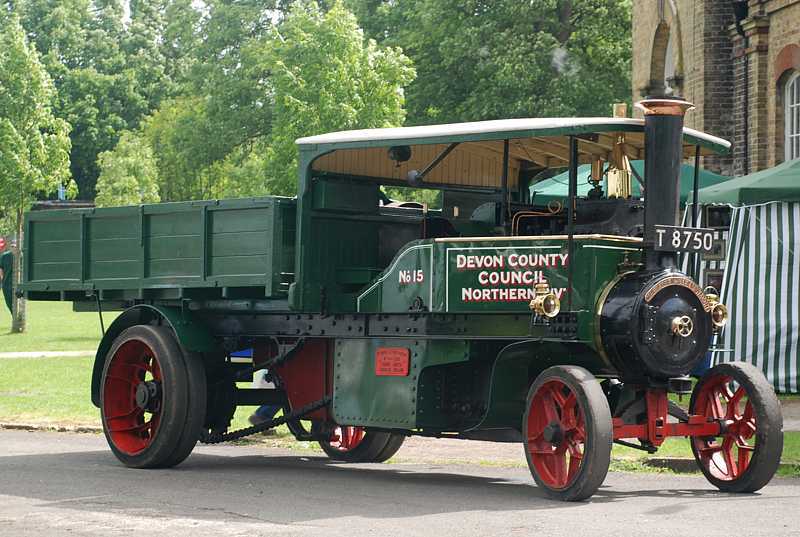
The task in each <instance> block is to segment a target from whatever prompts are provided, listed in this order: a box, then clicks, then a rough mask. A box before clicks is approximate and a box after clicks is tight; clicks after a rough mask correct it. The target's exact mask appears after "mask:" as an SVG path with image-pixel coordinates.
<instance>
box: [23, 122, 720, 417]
mask: <svg viewBox="0 0 800 537" xmlns="http://www.w3.org/2000/svg"><path fill="white" fill-rule="evenodd" d="M606 127H607V128H606ZM620 131H627V132H634V131H635V132H641V131H642V127H641V125H635V124H630V125H624V126H621V125H620V124H610V125H607V126H604V125H599V126H598V125H596V124H595V125H591V126H580V125H574V124H573V125H572V126H570V127H564V128H550V129H543V130H536V131H532V130H526V131H519V132H516V131H515V132H481V133H478V134H475V133H473V134H463V135H451V136H438V137H417V138H413V139H392V140H388V139H379V138H375V139H373V140H368V141H365V142H357V143H356V142H352V143H341V144H327V145H301V146H300V160H299V188H298V197H297V199H286V198H274V197H270V198H257V199H244V200H225V201H203V202H186V203H167V204H159V205H145V206H141V207H121V208H109V209H96V210H94V209H83V210H81V209H78V210H61V211H46V212H32V213H29V214H28V215H26V222H25V226H26V229H25V231H26V241H25V248H26V249H25V251H24V267H23V277H24V285H23V290H24V291H25V292H26V293H27V295H28V297H29V298H31V299H42V300H73V301H78V302H84V303H86V302H88V301H93V300H95V297H96V298H97V299H98V300H99V302H100V303H101V304H102V303H104V302H105V303H109V304H110V303H122V302H126V303H136V304H138V305H137V306H135V307H134V308H131V309H129V310H127V311H125V312H123V313H122V314H121V315H120V316H119V317H118V318H117V320H116V321H115V322H114V323H113V324H112V325H111V326H110V327H109V330H108V332H107V334H106V335H105V337H104V339H103V341H102V342H101V344H100V348H99V349H98V353H97V357H96V361H95V367H94V371H93V379H92V399H93V401H94V402H95V404H97V403H99V391H98V388H99V382H100V375H101V373H102V368H103V365H104V360H105V356H106V354H107V352H108V351H109V349H110V347H111V345H112V341H113V340H114V338H115V337H117V336H118V335H119V334H120V333H122V331H124V330H125V329H126V328H128V327H130V326H133V325H136V324H140V323H145V322H152V321H154V320H156V319H159V320H161V321H163V322H164V323H166V324H168V325H170V326H171V327H172V328H173V329H174V330H175V332H176V334H177V337H178V339H179V340H180V342H181V344H182V345H183V346H184V348H186V349H187V350H188V351H190V352H212V351H215V350H216V342H215V339H214V337H213V336H214V334H212V333H210V332H209V331H208V330H206V328H205V326H204V325H203V324H201V323H198V322H197V320H196V319H194V318H192V317H191V316H190V315H189V314H188V313H187V312H188V311H195V315H196V316H197V318H199V319H203V320H204V321H208V326H209V327H210V326H213V322H212V321H220V320H221V319H224V321H225V322H228V321H232V322H230V323H228V325H227V326H237V325H236V324H235V322H236V319H235V318H234V316H233V315H231V314H230V311H229V309H232V308H233V306H236V309H237V311H238V313H237V314H238V315H242V316H244V315H247V316H248V321H253V323H254V324H255V323H257V322H259V321H260V320H262V319H264V318H267V317H269V315H272V314H275V313H276V312H281V314H280V317H284V314H285V313H286V311H287V310H292V311H293V312H295V313H297V315H296V318H297V319H300V317H301V315H300V313H301V312H302V313H303V314H312V313H322V314H324V316H320V317H322V318H324V319H325V320H326V321H328V320H330V319H332V318H333V319H334V320H335V319H336V318H335V317H334V316H333V314H341V313H348V314H352V313H358V314H359V315H355V316H353V317H355V318H356V319H357V320H358V321H359V322H362V323H363V325H362V326H363V327H365V328H363V329H365V330H369V329H371V327H372V326H374V325H379V324H378V321H380V316H381V315H382V314H406V315H408V314H409V313H411V315H412V316H418V317H423V318H424V319H425V320H428V321H430V325H431V326H433V325H435V327H436V329H437V331H436V332H435V334H436V335H433V336H429V337H422V336H420V337H418V338H416V339H412V338H408V336H411V335H414V333H415V332H414V331H415V330H416V328H414V326H416V325H414V326H412V325H411V323H410V321H409V324H408V325H405V324H404V323H406V321H405V320H404V319H408V317H405V318H403V317H400V315H387V316H385V317H387V318H391V319H392V321H391V322H396V323H397V324H396V325H395V326H393V327H392V329H391V330H390V327H389V326H385V327H384V328H383V332H382V333H383V334H386V335H387V336H388V335H389V333H392V330H393V334H392V335H394V336H396V337H385V338H384V339H365V338H363V337H361V338H358V337H345V338H341V339H337V340H336V346H335V356H334V379H333V390H334V400H333V414H334V417H335V419H336V421H337V422H339V423H342V424H353V425H365V426H371V427H381V428H398V429H414V428H417V427H420V428H424V429H431V430H438V431H453V430H460V431H464V430H470V429H476V428H479V429H491V428H504V427H512V428H519V427H520V425H521V423H520V419H521V415H522V411H523V409H524V401H525V395H526V392H527V389H528V387H529V386H530V383H531V382H532V380H533V378H535V376H536V375H537V374H538V373H539V372H540V371H542V370H543V369H544V368H546V367H548V366H550V365H553V364H565V363H568V364H578V365H583V366H584V367H587V368H588V369H589V370H590V371H592V372H594V373H595V374H613V373H614V371H613V368H611V367H610V365H609V364H608V363H606V361H605V359H604V358H603V356H602V355H603V353H602V352H600V350H599V349H596V348H595V345H596V343H595V336H596V333H595V332H596V326H595V322H596V311H597V302H598V299H599V297H600V296H601V294H602V292H603V291H604V289H605V288H607V286H608V285H609V284H610V282H612V281H613V280H614V279H615V278H616V277H617V276H618V274H619V273H620V271H621V270H624V269H625V267H627V266H629V265H628V264H629V263H635V262H637V261H638V260H639V259H640V257H641V256H640V253H641V252H640V243H638V242H635V241H626V240H622V241H620V240H613V239H609V238H606V237H599V236H589V237H579V238H577V239H575V241H574V243H573V246H574V249H573V250H572V253H571V255H570V257H571V258H569V257H568V255H569V254H570V250H569V249H570V243H569V242H568V241H567V240H566V238H565V237H503V236H492V237H471V238H470V237H462V238H453V239H443V240H442V239H435V240H434V239H420V237H423V236H425V234H424V232H425V229H426V228H425V227H424V226H423V223H424V218H423V216H422V213H421V212H420V213H419V214H416V213H413V212H407V213H405V214H401V213H399V212H396V211H395V212H392V211H387V210H384V209H381V208H380V207H379V197H380V191H379V184H381V182H382V181H383V180H384V179H386V180H388V181H389V183H387V184H395V185H397V184H398V183H400V181H398V180H397V179H396V178H383V179H381V178H356V177H339V176H334V175H325V174H320V173H315V172H314V171H313V170H312V164H313V162H314V160H315V159H317V158H319V157H320V156H321V155H324V154H326V153H329V152H331V151H335V150H338V149H346V148H355V147H387V146H390V145H404V144H408V145H412V144H449V143H455V142H466V141H480V140H503V139H508V138H525V137H531V136H545V137H546V136H571V135H580V134H586V133H592V132H620ZM686 141H687V142H688V143H691V144H700V145H704V146H707V147H708V145H709V142H708V141H707V140H700V139H696V138H694V137H692V136H686ZM712 145H713V144H712ZM711 149H714V150H717V151H721V150H722V149H724V148H721V147H717V146H716V145H715V146H714V147H711ZM391 181H394V182H391ZM479 194H481V195H487V196H489V197H490V199H491V200H494V201H496V198H497V193H496V192H495V193H494V194H492V193H487V192H486V191H485V190H481V191H480V192H479ZM493 195H494V197H491V196H493ZM489 212H492V211H491V210H490V211H489ZM442 215H443V213H441V214H439V215H438V216H439V217H441V216H442ZM462 224H463V225H462ZM462 224H459V225H460V226H461V227H458V228H457V229H459V231H460V232H461V233H462V234H465V233H467V230H470V231H472V232H475V233H480V234H499V233H502V232H503V231H502V230H499V229H497V228H496V227H495V225H494V223H493V222H491V221H486V222H482V223H479V222H472V221H466V220H465V223H462ZM487 259H488V260H490V261H492V263H493V266H492V267H484V266H482V264H483V261H484V260H487ZM521 259H524V260H525V262H523V263H520V262H519V260H521ZM570 275H571V285H570V282H569V278H570ZM495 278H496V279H495ZM543 278H545V279H547V281H548V283H549V285H550V286H551V287H553V288H555V289H556V290H557V292H558V293H560V294H561V299H562V311H565V312H569V313H570V315H574V318H575V319H576V322H577V332H576V333H575V334H574V335H569V336H566V335H563V333H555V332H552V331H550V332H548V329H547V327H546V326H545V325H544V324H542V323H539V324H535V325H534V324H532V322H531V321H532V318H531V313H530V310H529V306H528V303H529V302H530V299H531V290H532V287H533V285H534V284H535V283H536V282H537V281H540V280H541V279H543ZM212 304H217V306H213V305H212ZM226 308H229V309H226ZM251 315H252V317H250V316H251ZM260 316H263V317H260ZM312 317H313V316H312V315H309V316H308V318H309V329H308V330H309V332H312V328H311V327H310V324H311V322H312V321H311V319H312ZM285 318H286V320H287V322H288V320H289V318H290V316H289V315H285ZM563 318H564V317H562V319H563ZM571 318H572V317H568V319H571ZM269 321H270V322H272V321H275V319H274V318H272V319H269ZM373 321H374V322H373ZM386 322H389V321H386ZM459 323H461V324H459ZM467 323H469V324H467ZM220 324H221V323H220ZM265 324H267V325H268V323H265ZM279 324H280V323H278V322H277V321H276V322H275V325H268V326H278V325H279ZM334 324H335V322H334ZM451 326H461V327H462V328H460V331H459V332H456V331H451V332H448V330H450V327H451ZM464 326H469V328H463V327H464ZM269 330H273V329H272V328H270V329H269ZM313 330H318V328H313ZM360 330H361V328H360ZM259 333H262V332H259ZM313 333H314V337H331V335H330V334H329V335H325V334H324V332H323V333H320V332H313ZM338 333H339V334H341V332H338ZM278 334H282V335H286V332H278ZM297 334H301V329H297ZM354 334H355V332H354ZM361 334H363V332H359V335H361ZM230 335H231V334H227V336H230ZM233 335H234V336H236V335H239V334H235V333H234V334H233ZM241 335H247V336H250V334H241ZM266 335H271V332H266ZM298 337H302V335H298ZM231 339H235V338H231ZM382 346H383V347H405V348H408V349H409V350H410V353H411V355H410V356H411V363H410V370H409V374H408V375H407V376H376V374H375V356H376V351H377V349H378V348H379V347H382ZM462 398H463V399H462ZM463 408H467V410H465V411H463V412H461V409H463Z"/></svg>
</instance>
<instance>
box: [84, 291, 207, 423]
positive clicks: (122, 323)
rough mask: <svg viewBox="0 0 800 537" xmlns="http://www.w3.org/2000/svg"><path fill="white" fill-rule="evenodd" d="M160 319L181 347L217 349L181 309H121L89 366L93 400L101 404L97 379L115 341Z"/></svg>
mask: <svg viewBox="0 0 800 537" xmlns="http://www.w3.org/2000/svg"><path fill="white" fill-rule="evenodd" d="M157 320H160V321H162V322H163V323H164V324H166V325H167V326H169V327H170V328H172V330H173V332H175V335H176V337H177V338H178V341H179V342H180V344H181V346H182V347H183V348H184V349H186V350H188V351H192V352H212V351H214V350H215V349H216V343H215V342H214V339H213V338H212V337H211V336H210V335H209V332H208V330H206V329H205V327H204V326H202V325H201V324H199V323H198V322H196V321H195V320H193V319H192V318H191V316H190V315H189V314H188V313H187V312H184V311H182V310H181V309H180V308H170V307H164V306H153V305H150V304H140V305H138V306H133V307H132V308H129V309H127V310H125V311H123V312H122V313H121V314H120V315H119V316H118V317H117V318H116V319H115V320H114V322H113V323H111V325H110V326H109V327H108V330H106V333H105V335H104V336H103V339H102V340H100V345H99V346H98V347H97V354H96V355H95V358H94V368H93V369H92V403H93V404H94V406H96V407H98V408H99V407H100V381H101V377H102V375H103V367H104V366H105V362H106V355H107V354H108V351H109V350H111V346H112V345H113V343H114V340H115V339H117V336H119V335H120V334H121V333H122V332H124V331H125V330H126V329H128V328H130V327H132V326H136V325H139V324H149V323H151V322H153V321H157Z"/></svg>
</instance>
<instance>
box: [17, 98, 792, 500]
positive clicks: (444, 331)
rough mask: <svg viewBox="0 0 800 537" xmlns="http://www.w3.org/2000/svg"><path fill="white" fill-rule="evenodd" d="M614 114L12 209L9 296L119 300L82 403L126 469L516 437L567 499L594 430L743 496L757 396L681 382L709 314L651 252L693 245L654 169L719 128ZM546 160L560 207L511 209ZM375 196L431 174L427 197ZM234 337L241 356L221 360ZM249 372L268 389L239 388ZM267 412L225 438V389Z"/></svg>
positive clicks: (329, 140)
mask: <svg viewBox="0 0 800 537" xmlns="http://www.w3.org/2000/svg"><path fill="white" fill-rule="evenodd" d="M639 105H640V106H641V107H642V108H643V109H644V112H645V118H644V119H643V120H640V119H627V118H624V117H615V118H582V119H581V118H578V119H575V118H572V119H513V120H502V121H487V122H479V123H463V124H453V125H439V126H425V127H409V128H391V129H375V130H361V131H349V132H338V133H333V134H325V135H320V136H313V137H310V138H303V139H301V140H298V142H297V143H298V147H299V185H298V192H297V197H296V198H282V197H266V198H257V199H238V200H221V201H201V202H186V203H164V204H159V205H144V206H139V207H120V208H107V209H76V210H61V211H49V212H34V213H30V214H28V215H27V219H26V222H25V226H26V228H25V231H26V233H27V240H26V249H25V251H24V260H23V261H24V285H23V288H22V289H23V291H24V293H25V295H26V296H27V297H28V299H30V300H68V301H72V302H73V304H74V309H75V310H78V311H88V310H92V311H100V312H101V319H102V312H105V311H111V310H121V312H122V313H121V314H119V316H118V317H117V318H116V319H115V320H114V322H113V323H111V324H110V326H108V327H107V329H105V330H104V337H103V339H102V341H101V343H100V346H99V348H98V350H97V355H96V358H95V361H94V369H93V373H92V383H91V399H92V402H93V403H94V404H95V405H96V406H97V407H99V409H100V412H101V415H102V423H103V428H104V431H105V435H106V438H107V440H108V444H109V446H110V447H111V450H112V451H113V453H114V454H115V455H116V457H117V458H118V459H119V460H120V461H122V463H124V464H125V465H127V466H130V467H134V468H156V467H159V468H161V467H171V466H174V465H176V464H178V463H180V462H181V461H183V460H184V459H185V458H186V457H187V456H188V455H189V454H190V452H191V451H192V449H193V448H194V446H195V445H196V444H197V442H198V441H200V442H206V443H216V442H223V441H226V440H231V439H236V438H240V437H242V436H246V435H248V434H253V433H257V432H260V431H263V430H266V429H267V428H269V427H274V426H277V425H279V424H283V423H286V424H287V425H288V427H289V429H290V430H291V431H292V433H293V434H294V435H295V436H296V437H297V438H298V439H304V440H314V441H318V442H319V443H320V445H321V446H322V448H323V449H324V450H325V452H326V453H327V454H328V455H329V456H330V457H332V458H334V459H338V460H341V461H349V462H381V461H385V460H387V459H388V458H390V457H391V456H392V455H393V454H394V453H395V452H397V450H398V449H399V448H400V446H401V444H402V443H403V440H404V439H405V438H406V437H407V436H410V435H422V436H431V437H440V438H460V439H479V440H490V441H497V442H519V443H520V444H521V445H522V446H523V448H524V450H523V451H524V453H525V456H526V458H527V461H528V464H529V467H530V471H531V474H532V475H533V478H534V480H535V481H536V483H537V484H538V485H539V487H541V488H542V489H543V490H544V491H545V492H546V493H547V494H548V495H549V496H551V497H553V498H557V499H562V500H580V499H584V498H587V497H589V496H591V495H592V494H593V493H594V492H595V491H596V490H597V489H598V487H599V486H600V485H601V483H602V482H603V480H604V479H605V476H606V473H607V470H608V466H609V460H610V455H611V447H612V444H613V443H614V442H616V443H620V444H624V445H627V446H632V447H637V448H639V449H642V450H645V451H648V452H654V451H656V450H657V449H658V447H659V446H660V445H661V444H662V443H663V442H664V440H665V439H666V438H668V437H670V436H684V437H688V438H689V439H690V442H691V446H692V450H693V452H694V455H695V458H696V460H697V464H698V466H699V467H700V469H701V470H702V472H703V473H704V474H705V476H706V477H707V478H708V480H709V481H710V482H711V483H713V484H714V485H716V486H717V487H718V488H720V489H722V490H724V491H735V492H749V491H755V490H758V489H760V488H761V487H763V486H764V485H766V484H767V483H768V482H769V480H770V479H771V478H772V476H773V474H774V472H775V470H776V468H777V466H778V462H779V459H780V455H781V451H782V445H783V433H782V418H781V414H780V407H779V405H778V402H777V399H776V397H775V394H774V392H773V391H772V388H771V387H770V386H769V384H767V382H766V381H765V379H764V377H763V376H762V374H761V372H760V371H758V370H756V369H754V368H753V367H751V366H749V365H746V364H744V363H725V364H721V365H718V366H715V367H713V368H712V369H711V370H709V371H708V372H707V373H706V374H704V375H703V376H702V377H701V378H700V379H699V380H697V382H694V381H693V380H692V378H691V377H689V376H688V375H689V373H690V372H691V371H692V370H693V369H694V368H695V366H696V365H697V364H698V363H699V362H700V361H701V360H702V359H703V357H704V356H705V354H706V353H707V351H708V350H709V347H710V345H711V344H712V343H711V342H712V339H713V337H714V334H715V333H716V332H717V331H718V330H720V329H721V328H722V327H723V326H724V324H725V322H726V319H727V310H726V308H725V306H724V305H723V304H721V303H720V301H719V298H718V296H717V294H718V293H717V292H716V291H715V290H713V289H701V288H700V287H699V286H698V284H697V283H696V282H695V281H694V280H693V279H692V278H691V277H689V276H688V275H686V274H683V273H681V272H680V270H679V269H678V263H677V259H678V257H677V256H678V255H679V252H689V253H690V254H691V255H702V253H703V252H705V251H708V250H710V249H711V248H712V244H711V243H712V242H713V235H710V233H711V232H710V230H705V229H702V228H681V227H677V225H676V224H677V216H678V211H679V208H678V203H679V202H678V191H679V190H678V189H679V185H678V181H679V167H680V164H681V162H682V160H683V159H684V158H687V157H695V159H696V161H697V160H699V158H700V156H703V155H711V154H714V153H724V152H726V151H727V150H728V149H729V145H730V144H729V143H728V142H726V141H724V140H721V139H719V138H715V137H713V136H710V135H707V134H703V133H700V132H697V131H693V130H691V129H686V128H684V126H683V116H684V113H685V111H686V109H688V108H689V107H690V105H689V104H687V103H686V102H684V101H681V100H679V99H667V98H653V99H647V100H645V101H643V102H641V103H640V104H639ZM641 158H645V160H646V165H645V176H644V177H643V178H642V177H639V176H637V175H636V174H635V173H634V172H633V171H632V170H631V167H630V165H629V159H641ZM586 163H590V164H591V165H592V166H591V169H592V173H591V175H590V176H589V177H580V178H579V177H578V173H577V170H578V166H579V164H586ZM563 168H568V169H569V171H570V173H569V199H568V202H567V203H566V204H554V203H551V204H549V205H547V206H542V205H537V202H536V199H535V196H534V198H533V199H531V196H530V195H529V193H528V192H529V188H528V187H529V185H530V184H531V182H532V181H535V180H536V179H537V178H539V177H542V176H547V174H548V173H552V171H553V170H555V169H563ZM579 180H580V181H585V180H588V181H590V182H591V183H592V184H593V188H592V190H591V191H590V195H589V196H588V197H586V198H579V197H577V196H576V191H577V184H578V181H579ZM632 180H637V181H640V182H642V185H643V186H644V187H645V189H644V191H645V196H644V200H642V199H634V198H632V197H631V195H630V191H631V181H632ZM384 187H411V188H414V189H435V190H438V191H440V192H441V194H440V199H441V207H439V208H436V209H432V208H428V207H427V206H426V205H424V204H419V203H397V202H393V201H392V200H391V199H389V197H388V196H387V195H386V193H385V190H383V189H382V188H384ZM394 192H396V191H394ZM246 348H252V349H254V351H253V357H252V361H251V362H249V363H244V364H242V363H239V362H237V361H236V360H233V359H232V358H231V354H232V353H234V352H235V351H238V350H241V349H246ZM260 370H266V371H268V373H269V375H270V376H271V378H272V379H273V380H274V381H275V388H273V389H254V388H249V389H248V388H242V387H240V384H241V382H242V381H245V380H249V379H252V376H253V373H254V372H256V371H260ZM671 394H691V397H690V401H689V407H688V409H684V408H681V407H680V406H678V405H677V404H676V403H674V402H673V399H675V398H674V397H673V398H671V397H670V395H671ZM267 403H269V404H274V405H279V406H281V407H282V408H283V409H284V411H283V415H282V416H280V417H278V418H276V419H273V420H272V421H269V422H267V423H264V424H261V425H258V426H253V427H249V428H247V429H243V430H238V431H231V430H229V428H230V423H231V417H232V416H233V413H234V411H235V410H236V408H237V407H238V406H240V405H261V404H267Z"/></svg>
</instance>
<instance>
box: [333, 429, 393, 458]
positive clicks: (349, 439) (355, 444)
mask: <svg viewBox="0 0 800 537" xmlns="http://www.w3.org/2000/svg"><path fill="white" fill-rule="evenodd" d="M404 440H405V436H403V435H401V434H395V433H388V432H383V431H371V430H368V429H366V428H365V427H359V426H356V425H335V426H334V427H333V428H332V429H330V433H329V436H328V438H327V440H321V441H320V442H319V445H320V447H321V448H322V450H323V451H324V452H325V453H326V454H327V455H328V456H329V457H330V458H331V459H334V460H337V461H343V462H385V461H387V460H389V459H390V458H392V456H393V455H394V454H395V453H397V451H398V450H399V449H400V447H401V446H402V445H403V441H404Z"/></svg>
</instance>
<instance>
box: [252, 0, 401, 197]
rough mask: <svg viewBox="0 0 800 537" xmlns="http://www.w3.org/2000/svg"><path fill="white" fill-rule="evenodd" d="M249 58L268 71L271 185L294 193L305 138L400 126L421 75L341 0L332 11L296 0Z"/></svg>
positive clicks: (277, 190) (268, 160)
mask: <svg viewBox="0 0 800 537" xmlns="http://www.w3.org/2000/svg"><path fill="white" fill-rule="evenodd" d="M245 56H246V57H251V58H253V59H254V63H255V64H257V65H261V66H262V67H261V68H260V69H258V68H257V69H256V71H263V72H269V73H270V75H271V76H270V78H269V80H270V82H271V86H272V88H271V89H272V92H271V93H272V95H273V96H274V97H273V99H274V110H273V123H272V129H271V131H270V135H269V136H268V138H267V145H268V146H269V150H268V151H267V154H266V156H267V159H266V180H267V183H268V184H269V185H270V190H271V191H273V192H279V193H284V194H289V193H294V192H295V189H296V182H297V147H296V145H295V140H296V139H297V138H300V137H302V136H308V135H312V134H320V133H324V132H329V131H337V130H347V129H356V128H360V129H369V128H379V127H393V126H399V125H402V124H403V122H404V120H405V108H404V104H405V98H404V94H403V88H404V87H405V86H406V85H408V84H409V83H410V82H411V81H412V80H413V79H414V76H415V72H414V69H413V67H412V65H411V61H410V60H409V59H408V58H407V57H406V56H405V55H403V53H402V52H401V51H400V50H399V49H395V48H386V47H379V46H378V45H377V44H376V43H375V41H374V40H365V39H364V34H363V32H362V31H361V29H360V28H359V26H358V21H357V20H356V18H355V16H354V15H353V14H351V13H350V12H349V11H347V10H346V9H345V8H344V6H343V5H342V4H341V3H340V2H336V3H335V4H334V5H333V7H331V9H330V10H329V11H328V12H323V11H322V10H321V9H320V8H319V7H318V6H317V4H316V3H313V2H297V3H296V4H295V5H294V6H293V7H292V9H291V11H290V12H289V15H288V16H287V18H286V20H285V21H284V22H283V23H282V24H281V25H280V26H278V27H277V28H275V29H274V30H273V31H272V32H271V34H270V36H269V38H268V39H267V40H265V41H264V42H260V43H255V44H254V46H253V48H252V50H251V49H249V48H248V49H246V55H245Z"/></svg>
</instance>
